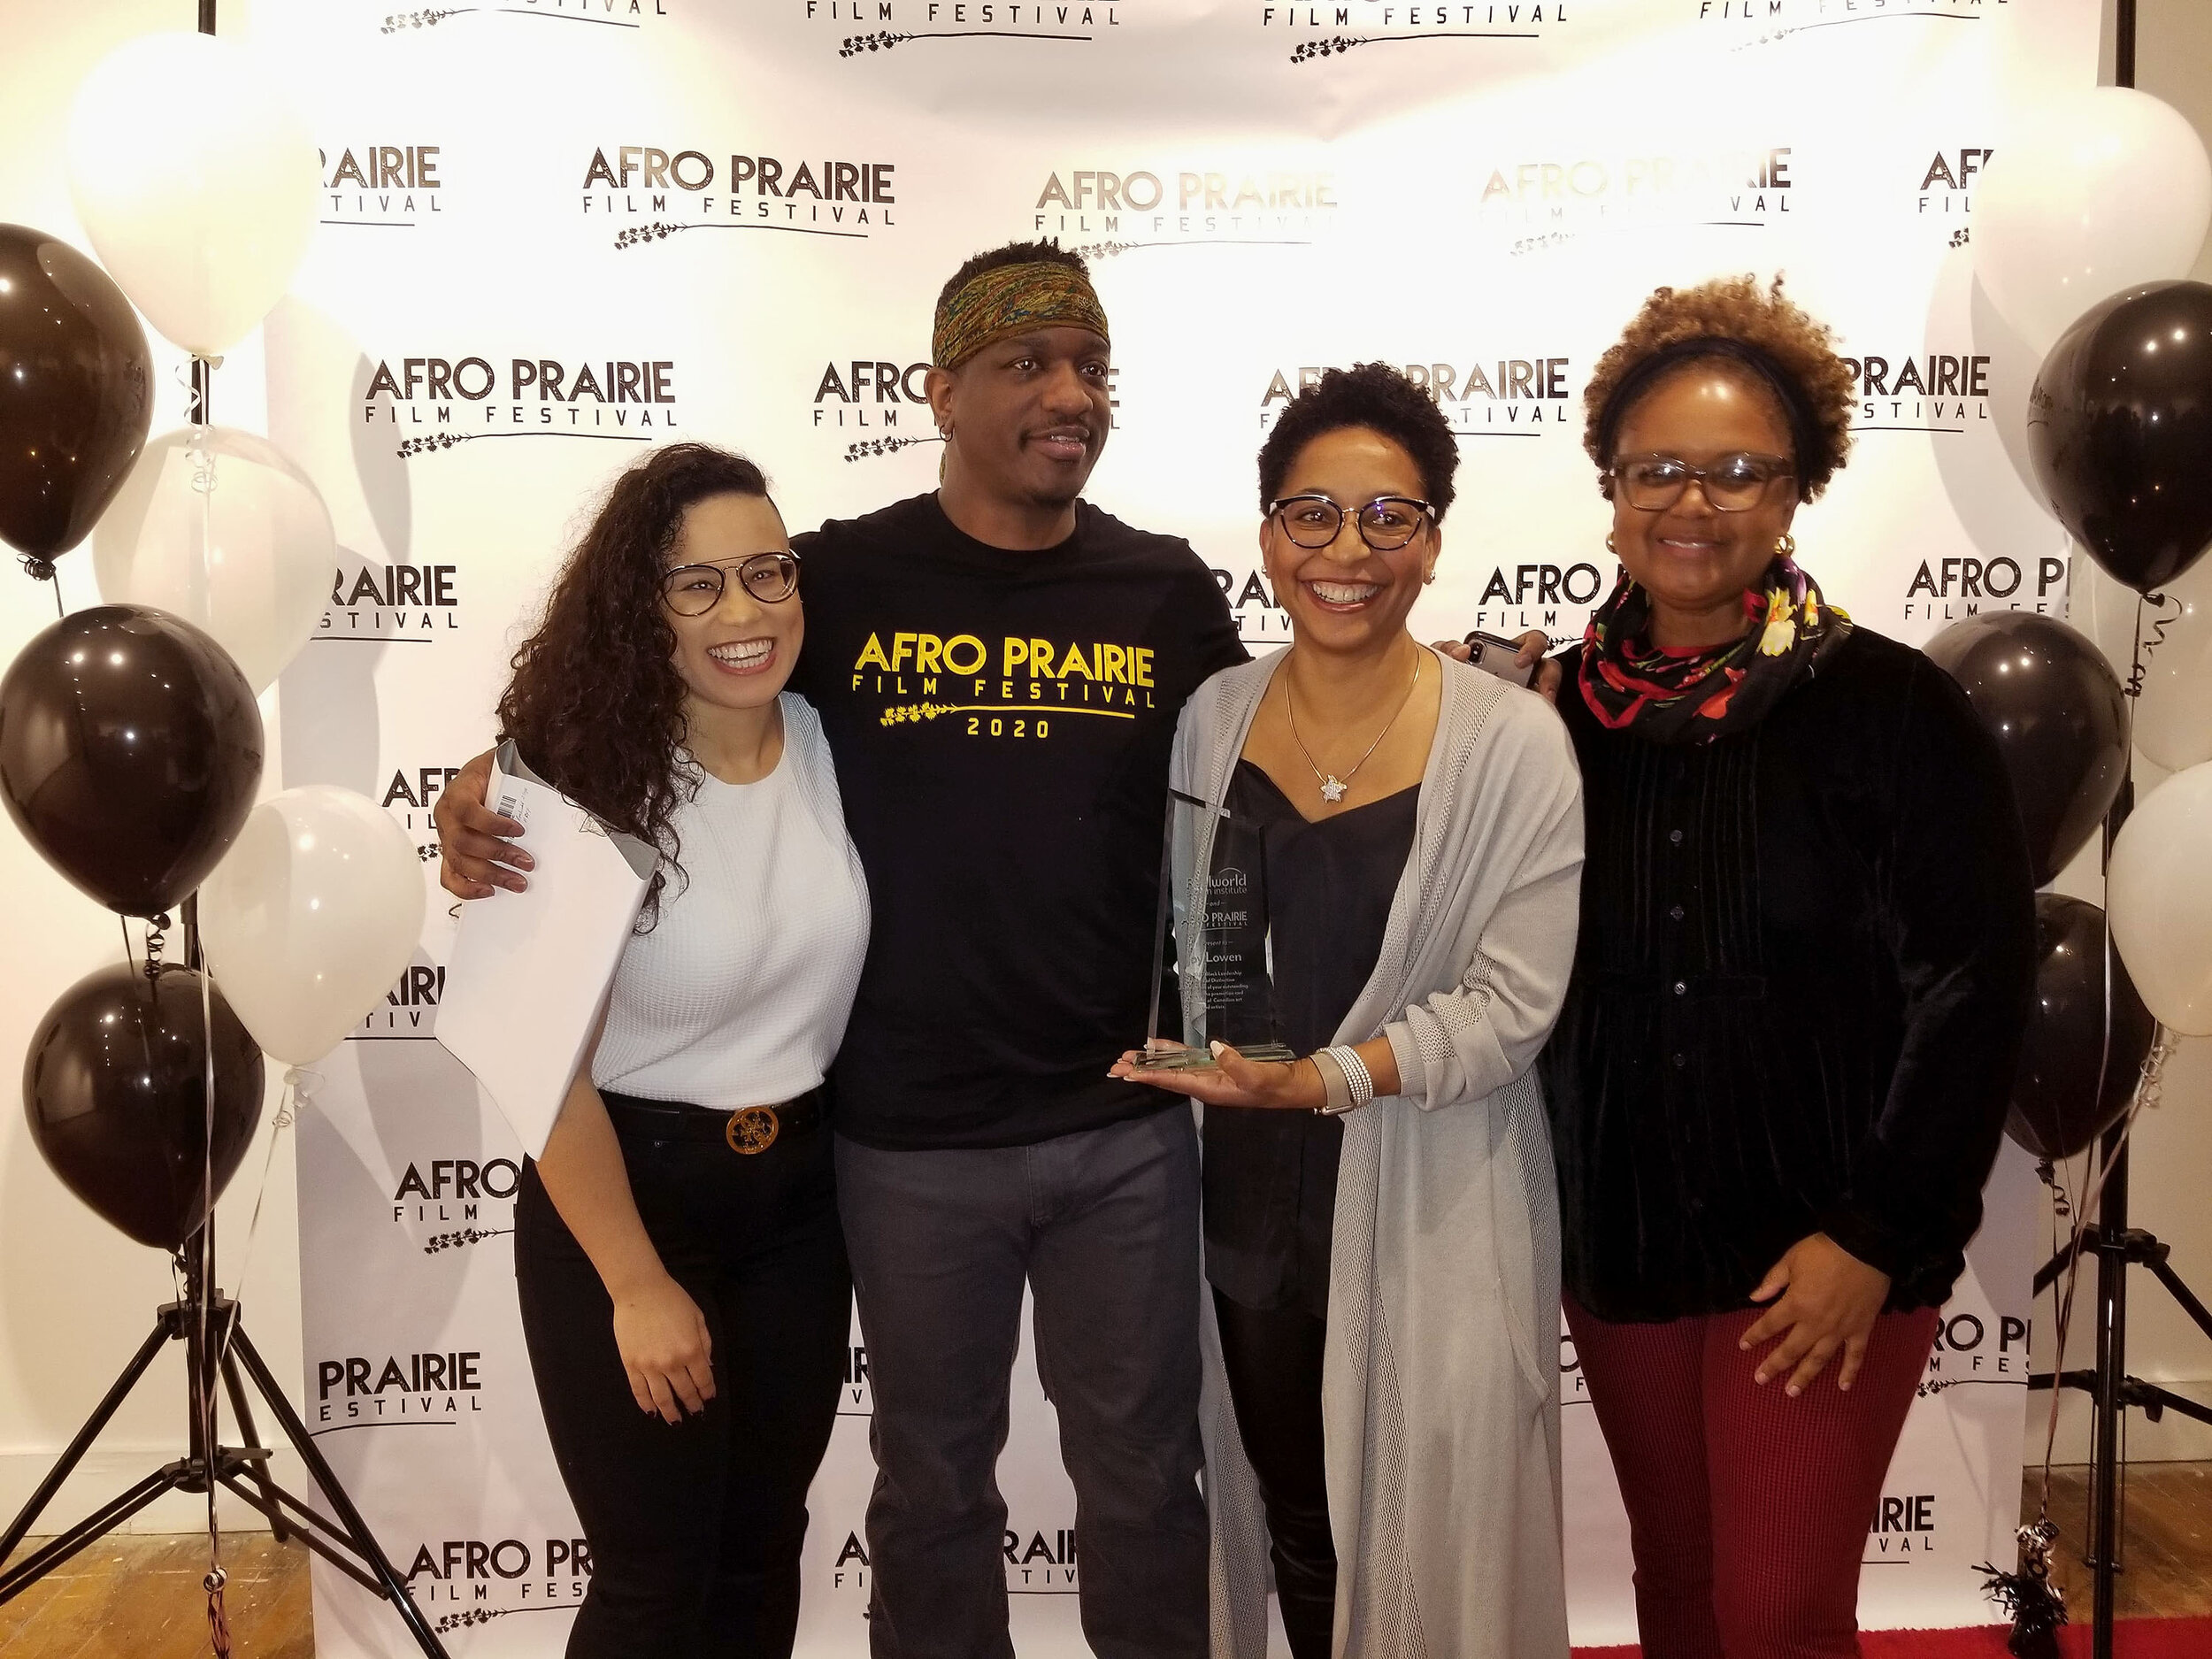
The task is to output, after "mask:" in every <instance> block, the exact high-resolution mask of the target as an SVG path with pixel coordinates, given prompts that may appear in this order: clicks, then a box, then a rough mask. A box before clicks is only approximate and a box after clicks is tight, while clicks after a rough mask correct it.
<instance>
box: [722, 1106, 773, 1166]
mask: <svg viewBox="0 0 2212 1659" xmlns="http://www.w3.org/2000/svg"><path fill="white" fill-rule="evenodd" d="M782 1128H783V1120H782V1119H781V1118H778V1117H777V1116H776V1109H775V1108H774V1107H773V1106H741V1107H739V1108H738V1109H737V1110H735V1111H733V1112H732V1113H731V1114H730V1121H729V1124H728V1125H727V1126H726V1127H725V1128H724V1129H723V1131H722V1138H723V1139H724V1140H725V1141H728V1142H729V1143H730V1150H731V1151H733V1152H734V1153H737V1154H738V1155H740V1156H742V1157H752V1156H755V1155H756V1154H757V1153H762V1152H765V1151H767V1150H768V1148H770V1147H772V1146H774V1145H775V1144H776V1136H777V1135H778V1134H779V1133H780V1132H781V1131H782Z"/></svg>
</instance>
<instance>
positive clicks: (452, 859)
mask: <svg viewBox="0 0 2212 1659" xmlns="http://www.w3.org/2000/svg"><path fill="white" fill-rule="evenodd" d="M1108 350H1109V334H1108V327H1107V320H1106V315H1105V312H1104V311H1103V310H1102V308H1101V306H1100V304H1099V303H1098V298H1097V296H1096V295H1095V294H1094V292H1093V291H1092V288H1091V285H1090V281H1089V278H1088V276H1087V273H1086V270H1085V267H1084V265H1083V261H1082V260H1081V258H1080V257H1078V256H1077V255H1075V254H1072V253H1068V252H1064V251H1063V250H1061V249H1060V248H1059V247H1058V246H1057V245H1056V244H1055V243H1041V242H1028V243H1016V244H1013V245H1010V246H1009V247H1005V248H1002V249H998V250H994V251H992V252H989V253H986V254H980V255H978V256H977V257H974V258H972V259H971V260H969V261H968V262H967V263H966V264H965V265H963V266H962V267H961V268H960V270H959V271H958V272H956V273H955V274H954V276H953V278H952V280H950V281H949V282H948V283H947V284H946V285H945V288H944V291H943V293H942V295H941V297H940V298H939V301H938V304H937V312H936V326H935V329H934V336H933V350H932V362H933V367H932V368H931V370H930V372H929V377H928V389H929V401H930V407H931V411H932V414H933V418H934V419H935V421H936V424H937V426H938V429H939V430H940V432H941V433H942V434H943V436H944V441H945V450H944V462H943V466H942V470H941V480H942V481H941V487H940V488H938V489H937V490H935V491H933V492H931V493H928V494H926V495H917V496H914V497H912V498H910V499H909V500H906V501H902V502H898V503H894V504H893V505H891V506H889V507H887V508H884V509H883V510H882V511H879V512H874V513H871V514H869V515H867V516H866V517H864V518H854V519H844V520H834V521H833V522H831V523H829V524H826V525H825V526H822V528H821V529H820V531H818V532H817V533H815V534H811V535H804V536H801V537H798V538H796V539H795V542H794V547H795V550H796V551H797V552H798V553H799V554H800V555H801V557H802V558H803V562H804V563H803V572H804V574H803V579H802V581H803V595H804V598H805V603H806V631H807V640H806V646H805V649H804V650H803V653H802V656H801V659H800V663H799V665H798V669H797V672H796V673H795V675H794V677H793V679H792V680H791V688H792V689H794V690H795V691H798V692H801V693H803V695H805V697H806V698H807V700H808V701H809V702H810V703H812V704H813V705H814V707H815V708H816V709H817V710H818V711H819V713H820V715H821V718H822V725H823V729H824V731H825V733H826V735H827V737H828V739H829V743H830V747H831V749H832V751H833V755H834V757H835V760H836V764H837V774H838V782H839V787H840V789H841V793H842V795H843V799H844V808H845V816H846V820H847V826H848V828H849V831H850V833H851V835H852V839H853V842H854V844H855V846H856V848H857V849H858V850H859V853H860V856H861V861H862V864H863V865H864V869H865V871H866V874H867V878H868V887H869V894H870V901H871V909H872V934H871V937H870V941H869V947H868V954H867V959H866V965H865V967H864V970H863V972H862V976H861V982H860V988H859V994H858V997H857V999H856V1002H855V1004H854V1007H853V1011H852V1018H851V1022H850V1024H849V1026H848V1027H847V1029H846V1033H845V1038H844V1043H843V1047H842V1048H841V1051H840V1052H839V1055H838V1057H837V1062H836V1065H835V1068H834V1071H833V1087H834V1093H835V1102H836V1103H835V1107H834V1110H833V1123H834V1126H835V1131H836V1134H837V1143H836V1151H837V1181H838V1188H839V1207H840V1210H841V1214H842V1217H843V1219H844V1225H845V1233H846V1238H847V1241H848V1244H849V1249H850V1252H851V1258H852V1269H853V1279H854V1284H855V1287H856V1294H857V1297H858V1302H859V1309H860V1320H861V1326H862V1330H863V1333H864V1336H865V1339H866V1341H867V1346H868V1363H869V1372H870V1378H871V1380H872V1385H873V1388H874V1394H875V1416H874V1422H873V1425H872V1442H873V1446H874V1449H875V1455H876V1460H877V1465H878V1475H877V1479H876V1486H875V1492H874V1496H873V1498H872V1501H871V1502H870V1505H869V1509H868V1521H867V1530H868V1546H869V1553H868V1562H869V1568H870V1572H871V1575H872V1597H871V1609H870V1625H869V1641H870V1646H871V1649H872V1652H873V1653H874V1654H875V1655H878V1659H922V1656H924V1655H931V1656H934V1655H944V1656H945V1659H992V1656H998V1655H1009V1656H1010V1655H1011V1654H1012V1653H1013V1646H1012V1642H1011V1640H1010V1636H1009V1633H1008V1624H1007V1599H1006V1555H1005V1542H1004V1540H1005V1538H1006V1537H1007V1535H1008V1534H1007V1524H1008V1515H1007V1509H1006V1504H1005V1502H1004V1501H1003V1499H1002V1497H1001V1495H1000V1493H999V1490H998V1485H997V1480H996V1474H995V1471H996V1466H997V1463H998V1456H999V1453H1000V1450H1001V1448H1002V1447H1003V1446H1004V1444H1005V1440H1006V1434H1007V1413H1008V1396H1009V1389H1010V1380H1011V1374H1012V1370H1013V1365H1014V1360H1015V1355H1016V1349H1017V1347H1018V1341H1019V1334H1020V1332H1019V1326H1020V1317H1021V1308H1022V1299H1023V1292H1024V1287H1025V1286H1027V1287H1028V1288H1029V1289H1030V1290H1031V1291H1032V1292H1033V1294H1034V1297H1035V1306H1036V1315H1035V1339H1036V1352H1037V1363H1038V1370H1039V1372H1040V1374H1041V1379H1042V1381H1043V1383H1044V1386H1045V1390H1046V1392H1047V1394H1048V1395H1049V1396H1050V1397H1051V1399H1052V1401H1053V1403H1054V1405H1055V1407H1056V1410H1057V1413H1058V1417H1059V1424H1060V1438H1061V1448H1062V1454H1063V1456H1064V1460H1065V1463H1066V1465H1067V1470H1068V1473H1069V1476H1070V1478H1071V1480H1072V1481H1073V1483H1074V1486H1075V1491H1076V1498H1077V1503H1078V1509H1079V1522H1078V1528H1079V1537H1078V1548H1079V1584H1080V1593H1081V1607H1082V1623H1083V1630H1084V1633H1085V1635H1086V1637H1087V1639H1088V1640H1089V1643H1090V1646H1091V1647H1092V1649H1093V1650H1094V1652H1096V1653H1097V1654H1099V1655H1102V1656H1103V1659H1139V1656H1140V1655H1142V1656H1144V1659H1168V1656H1170V1655H1175V1656H1180V1655H1202V1654H1203V1653H1204V1652H1205V1651H1206V1647H1207V1616H1206V1594H1207V1589H1206V1549H1207V1525H1206V1516H1205V1509H1204V1505H1203V1502H1202V1499H1201V1496H1200V1493H1199V1489H1198V1484H1197V1481H1198V1472H1199V1466H1200V1461H1201V1452H1200V1447H1199V1437H1198V1390H1199V1359H1198V1340H1199V1338H1198V1329H1199V1302H1198V1298H1199V1294H1200V1276H1199V1272H1198V1262H1199V1217H1198V1201H1199V1187H1198V1148H1197V1142H1196V1136H1195V1134H1194V1131H1193V1128H1192V1122H1191V1115H1190V1112H1189V1110H1188V1109H1187V1107H1186V1106H1184V1105H1183V1103H1182V1102H1179V1101H1178V1100H1176V1099H1174V1098H1173V1097H1172V1096H1163V1095H1161V1094H1158V1093H1157V1092H1156V1091H1154V1090H1150V1089H1140V1088H1133V1087H1130V1086H1129V1085H1128V1084H1126V1083H1124V1082H1120V1081H1118V1080H1116V1079H1112V1078H1110V1077H1109V1076H1108V1075H1107V1071H1108V1068H1109V1067H1110V1065H1111V1064H1113V1063H1114V1061H1115V1059H1116V1058H1117V1057H1118V1056H1119V1055H1120V1054H1121V1053H1122V1051H1123V1050H1125V1048H1129V1047H1131V1046H1132V1045H1133V1043H1134V1042H1136V1041H1139V1040H1140V1039H1141V1037H1142V1036H1144V1035H1145V1034H1147V1033H1145V1031H1144V1025H1145V1020H1146V1016H1147V1012H1148V1007H1147V1004H1148V993H1149V986H1150V980H1151V978H1152V976H1153V975H1154V973H1155V972H1156V964H1155V962H1154V961H1153V956H1152V952H1153V946H1154V940H1153V926H1154V917H1155V913H1156V895H1157V892H1158V883H1159V870H1160V854H1161V841H1162V834H1163V831H1164V825H1165V819H1166V800H1167V797H1166V784H1167V764H1168V751H1169V748H1170V745H1171V741H1172V739H1173V736H1174V732H1175V721H1176V715H1177V713H1178V711H1179V710H1180V709H1181V707H1182V704H1183V703H1184V700H1185V699H1186V698H1187V696H1188V695H1190V693H1191V692H1192V691H1193V690H1194V689H1195V688H1196V687H1197V686H1198V685H1199V683H1200V682H1201V681H1202V680H1205V679H1206V678H1207V676H1209V675H1210V674H1211V673H1213V672H1215V671H1216V670H1217V669H1220V668H1223V667H1225V666H1227V665H1229V664H1233V663H1236V662H1240V661H1242V660H1243V658H1244V655H1245V653H1244V649H1243V648H1242V646H1241V645H1240V643H1239V642H1238V638H1237V632H1236V626H1235V624H1234V622H1233V620H1232V618H1231V616H1230V613H1229V608H1228V604H1227V602H1226V600H1225V597H1224V595H1222V593H1221V591H1220V589H1219V588H1217V586H1216V584H1215V582H1214V580H1213V578H1212V576H1211V574H1210V572H1209V571H1208V570H1207V569H1206V567H1205V565H1203V564H1202V563H1201V561H1200V560H1199V558H1198V557H1197V555H1196V554H1195V553H1194V551H1193V550H1192V549H1191V548H1190V545H1189V544H1188V543H1187V541H1182V540H1181V539H1179V538H1177V537H1171V536H1164V535H1154V534H1148V533H1147V532H1144V531H1141V530H1136V529H1133V528H1131V527H1130V526H1127V525H1125V524H1123V523H1121V522H1120V521H1118V519H1116V518H1113V517H1111V516H1110V515H1109V514H1107V513H1105V512H1102V511H1100V510H1099V509H1097V508H1096V507H1094V506H1091V505H1090V504H1088V503H1085V502H1083V501H1081V500H1079V495H1080V493H1081V491H1082V488H1083V486H1084V484H1085V481H1086V480H1087V479H1088V478H1089V476H1090V472H1091V468H1092V467H1093V466H1094V465H1095V464H1096V462H1097V460H1098V455H1099V451H1100V449H1102V447H1103V446H1104V444H1105V442H1106V436H1107V433H1108V431H1109V430H1110V426H1111V424H1112V420H1111V408H1110V399H1109V396H1108V379H1107V370H1108ZM487 760H488V757H482V758H480V760H479V761H478V762H475V763H472V764H471V767H470V768H469V771H468V772H465V773H464V775H463V777H462V778H461V779H459V780H457V781H456V785H455V786H454V787H451V788H449V790H448V791H447V792H446V794H445V796H444V799H443V803H442V807H441V810H440V812H439V815H438V817H439V827H440V834H441V836H442V838H443V839H444V841H445V843H446V845H445V851H446V855H447V859H446V867H447V871H448V874H447V877H446V879H447V884H448V886H449V887H451V888H452V890H453V891H455V892H457V893H459V894H461V895H463V896H475V895H477V894H479V893H480V892H483V891H488V890H489V889H488V887H481V886H480V883H481V882H483V881H494V880H495V881H497V882H499V883H500V884H501V885H509V886H517V885H519V878H518V877H516V876H515V875H514V873H513V872H512V871H511V870H508V869H505V868H501V869H498V870H496V871H495V870H492V869H490V868H489V867H488V866H489V865H490V864H491V862H492V859H493V858H494V857H495V856H496V854H495V852H494V851H493V848H494V842H493V841H492V840H491V839H490V838H491V837H495V836H498V835H503V834H517V833H519V828H518V826H511V825H508V824H507V822H506V820H504V819H502V818H497V817H496V816H495V815H493V814H491V813H490V812H489V811H488V810H487V809H485V808H484V807H483V806H482V805H480V802H481V799H482V788H481V787H480V786H481V783H482V781H483V775H484V774H483V772H482V770H481V769H482V768H483V767H484V766H485V765H486V764H487ZM471 774H475V775H474V776H473V777H472V775H471ZM472 782H474V783H475V784H476V785H477V786H478V787H473V788H472V787H469V786H470V784H471V783H472ZM1031 1525H1034V1524H1031Z"/></svg>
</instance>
